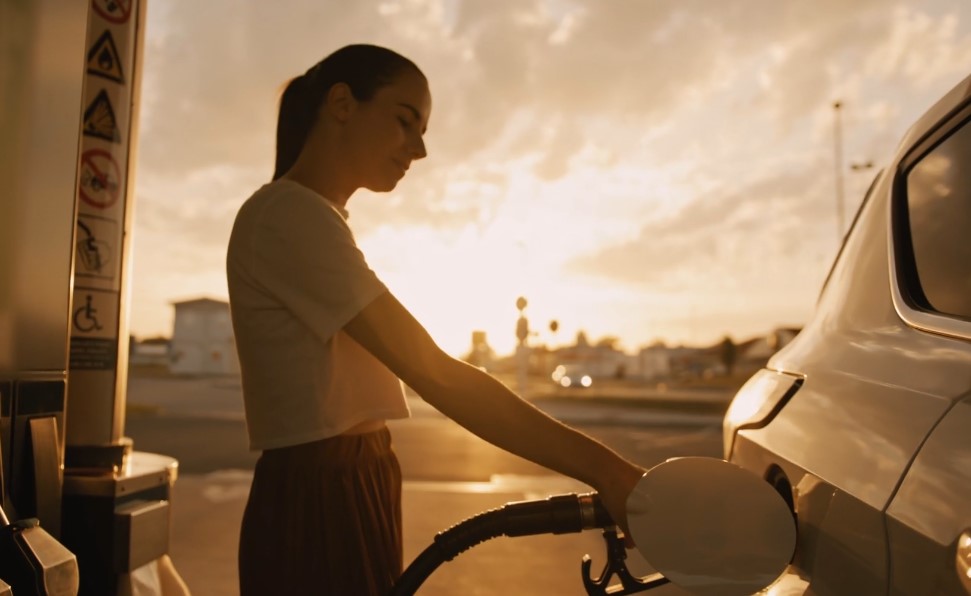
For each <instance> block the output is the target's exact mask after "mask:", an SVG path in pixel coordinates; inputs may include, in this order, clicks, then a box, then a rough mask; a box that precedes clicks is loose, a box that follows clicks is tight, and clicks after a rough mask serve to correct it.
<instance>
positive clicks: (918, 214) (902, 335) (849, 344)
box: [724, 77, 971, 596]
mask: <svg viewBox="0 0 971 596" xmlns="http://www.w3.org/2000/svg"><path fill="white" fill-rule="evenodd" d="M724 450H725V452H724V455H725V458H726V459H728V460H730V461H731V462H734V463H736V464H738V465H740V466H742V467H744V468H746V469H749V470H751V471H754V472H755V473H757V474H759V475H760V476H763V477H764V478H765V479H766V480H767V481H768V482H770V483H771V484H772V485H773V486H775V488H776V489H777V490H778V492H779V493H780V494H781V495H782V496H783V498H784V499H785V500H786V501H787V503H788V504H789V506H790V508H791V509H792V514H793V515H794V516H795V518H796V520H797V527H798V543H797V547H796V553H795V556H794V558H793V560H792V562H791V564H790V565H789V567H788V569H787V572H786V574H785V575H784V576H783V578H782V579H781V580H780V581H779V582H778V583H776V584H775V585H774V586H773V587H771V588H770V589H769V590H768V593H769V594H802V593H807V594H810V593H811V594H846V595H854V596H855V595H860V594H889V595H897V594H908V595H910V594H945V595H951V594H953V595H957V594H963V595H967V594H971V77H968V78H967V79H965V80H964V81H963V82H962V83H961V84H960V85H958V86H957V87H955V88H954V89H953V90H952V91H951V92H950V93H948V94H947V95H946V96H945V97H944V98H942V99H941V100H940V101H939V102H938V103H937V104H936V105H934V106H933V107H932V108H931V109H930V110H929V111H928V112H927V113H926V114H925V115H924V116H923V117H922V118H921V119H920V120H919V121H918V122H917V123H916V124H914V126H913V127H912V128H911V130H910V131H909V132H908V133H907V135H906V136H905V137H904V139H903V140H902V142H901V144H900V145H899V148H898V150H897V153H896V155H895V157H894V158H893V161H892V162H891V163H890V164H889V166H888V167H887V168H886V169H885V170H883V171H882V172H880V174H878V175H877V177H876V179H875V180H874V182H873V184H872V186H871V187H870V190H869V191H868V193H867V196H866V198H865V200H864V202H863V205H862V206H861V208H860V210H859V213H858V214H857V216H856V220H855V221H854V224H853V227H852V228H851V230H850V232H849V233H848V235H847V237H846V239H845V241H844V244H843V247H842V249H841V251H840V254H839V255H838V256H837V258H836V261H835V263H834V264H833V267H832V270H831V272H830V274H829V277H828V279H827V281H826V283H825V285H824V287H823V289H822V293H821V294H820V296H819V301H818V304H817V307H816V312H815V314H814V316H813V317H812V319H811V321H810V322H809V324H807V325H806V327H805V328H804V329H803V330H802V332H801V333H800V334H799V335H798V336H797V337H796V338H795V339H794V340H793V341H792V342H791V343H789V344H788V345H787V346H786V347H785V348H784V349H783V350H781V351H780V352H778V353H777V354H776V355H775V356H774V357H773V358H772V359H771V360H770V361H769V362H768V365H767V367H766V368H765V369H763V370H762V371H760V372H758V373H756V374H755V376H754V377H752V378H751V379H750V380H749V381H748V383H747V384H746V385H745V386H744V387H743V388H742V389H741V390H740V391H739V392H738V394H737V395H736V397H735V399H734V401H733V402H732V404H731V406H730V407H729V409H728V412H727V414H726V416H725V419H724Z"/></svg>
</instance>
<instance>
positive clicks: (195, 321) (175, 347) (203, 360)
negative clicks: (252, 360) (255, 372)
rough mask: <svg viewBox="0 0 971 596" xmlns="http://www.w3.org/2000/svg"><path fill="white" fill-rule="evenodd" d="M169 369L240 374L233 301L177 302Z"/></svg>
mask: <svg viewBox="0 0 971 596" xmlns="http://www.w3.org/2000/svg"><path fill="white" fill-rule="evenodd" d="M172 306H174V307H175V323H174V326H173V330H172V345H171V348H170V350H169V370H171V371H172V372H173V373H176V374H189V375H236V374H239V359H238V358H237V356H236V340H235V338H234V336H233V324H232V320H231V318H230V315H229V303H228V302H224V301H222V300H212V299H210V298H198V299H196V300H186V301H183V302H173V303H172Z"/></svg>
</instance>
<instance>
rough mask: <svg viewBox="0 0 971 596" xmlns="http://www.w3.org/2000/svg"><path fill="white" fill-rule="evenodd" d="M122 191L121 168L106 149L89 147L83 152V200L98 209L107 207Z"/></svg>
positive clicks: (80, 189) (81, 193) (81, 188)
mask: <svg viewBox="0 0 971 596" xmlns="http://www.w3.org/2000/svg"><path fill="white" fill-rule="evenodd" d="M120 193H121V170H120V169H119V168H118V163H117V162H116V161H115V158H113V157H112V156H111V154H110V153H108V152H107V151H105V150H104V149H89V150H87V151H85V152H84V153H82V154H81V180H80V185H79V190H78V194H79V195H80V197H81V200H82V201H84V202H85V203H87V204H88V205H90V206H92V207H94V208H96V209H107V208H108V207H111V206H112V205H114V204H115V203H116V202H117V201H118V197H119V195H120Z"/></svg>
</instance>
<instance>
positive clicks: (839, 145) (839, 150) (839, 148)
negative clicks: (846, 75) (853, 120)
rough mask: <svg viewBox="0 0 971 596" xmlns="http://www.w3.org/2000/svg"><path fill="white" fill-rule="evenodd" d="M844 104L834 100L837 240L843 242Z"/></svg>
mask: <svg viewBox="0 0 971 596" xmlns="http://www.w3.org/2000/svg"><path fill="white" fill-rule="evenodd" d="M841 107H843V104H842V103H840V102H839V101H836V102H833V133H834V134H833V149H834V153H835V162H836V163H835V169H836V241H837V242H838V243H840V244H842V242H843V210H844V209H843V131H842V127H841V125H840V124H841V123H840V108H841Z"/></svg>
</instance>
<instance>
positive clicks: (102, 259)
mask: <svg viewBox="0 0 971 596" xmlns="http://www.w3.org/2000/svg"><path fill="white" fill-rule="evenodd" d="M117 242H118V224H117V223H116V222H114V221H112V220H110V219H105V218H102V217H97V216H93V215H79V216H78V228H77V241H76V243H75V249H76V250H75V254H76V255H77V258H76V259H75V270H74V272H75V275H78V276H82V277H99V278H104V279H111V278H112V276H113V272H114V269H115V267H114V258H115V255H114V253H115V252H116V251H115V247H114V246H113V245H114V244H115V243H117Z"/></svg>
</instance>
